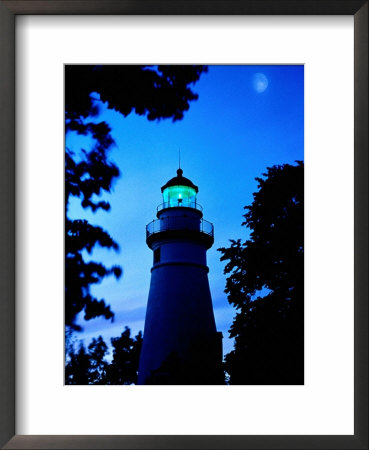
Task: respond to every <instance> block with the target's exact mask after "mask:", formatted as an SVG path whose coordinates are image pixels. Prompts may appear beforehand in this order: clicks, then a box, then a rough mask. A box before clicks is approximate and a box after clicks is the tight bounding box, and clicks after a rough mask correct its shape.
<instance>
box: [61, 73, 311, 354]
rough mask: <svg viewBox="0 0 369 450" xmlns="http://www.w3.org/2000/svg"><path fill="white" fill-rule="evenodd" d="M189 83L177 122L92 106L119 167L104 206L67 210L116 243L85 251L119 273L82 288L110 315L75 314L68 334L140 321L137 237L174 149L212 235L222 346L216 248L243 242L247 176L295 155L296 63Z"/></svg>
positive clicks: (82, 142) (300, 127) (224, 320)
mask: <svg viewBox="0 0 369 450" xmlns="http://www.w3.org/2000/svg"><path fill="white" fill-rule="evenodd" d="M193 90H194V91H195V92H197V93H198V94H199V99H198V100H197V101H195V102H192V103H191V104H190V109H189V111H188V112H187V113H185V115H184V119H183V120H182V121H179V122H175V123H173V122H172V121H171V120H162V121H159V122H149V121H148V120H147V119H146V118H144V117H139V116H136V115H134V114H131V115H129V116H128V117H127V118H124V117H123V116H122V115H120V114H118V113H116V112H114V111H109V110H107V109H106V108H105V107H104V106H103V105H102V106H100V115H99V116H98V118H97V119H96V120H99V121H102V120H104V121H106V122H107V123H108V124H109V125H110V126H111V128H112V136H113V138H114V140H115V143H116V145H115V146H114V148H113V149H112V151H111V158H112V160H114V162H115V163H116V164H117V165H118V167H119V168H120V170H121V176H120V178H119V179H118V180H117V181H116V182H115V183H114V189H113V192H112V193H111V194H110V195H108V196H106V199H108V200H109V202H110V204H111V211H110V212H108V213H107V212H105V211H98V212H96V213H92V212H91V211H90V210H83V209H82V208H80V206H79V201H78V200H74V201H72V202H71V206H70V210H69V216H70V217H71V218H86V219H87V220H88V221H89V222H91V223H92V224H96V225H99V226H102V227H103V228H104V229H106V230H107V231H108V232H109V233H110V235H111V236H112V237H113V238H114V239H115V240H116V241H117V242H118V244H119V246H120V252H119V253H115V252H114V251H108V250H104V249H100V248H97V249H96V250H95V251H94V252H93V254H92V256H89V258H91V259H94V260H96V261H102V262H103V263H105V264H106V265H113V264H118V265H120V266H122V268H123V276H122V277H121V279H120V280H118V281H117V280H115V279H114V278H112V277H109V278H106V279H105V280H104V281H103V282H102V283H101V284H100V285H96V286H93V288H92V292H93V293H94V294H95V295H96V296H98V297H99V298H104V299H105V300H106V303H108V304H110V305H111V308H112V310H113V311H114V312H115V320H114V322H113V323H112V322H110V321H107V320H105V319H102V318H101V319H100V318H97V319H93V320H90V321H88V322H86V321H84V320H83V317H82V314H81V315H80V316H79V317H78V323H79V324H80V325H82V327H83V332H81V333H77V334H76V337H77V338H78V339H84V340H85V343H86V344H88V343H89V342H90V341H91V339H92V338H93V337H97V336H98V335H102V336H103V338H104V340H105V342H106V343H107V344H110V338H111V337H116V336H119V335H120V334H121V332H122V331H123V330H124V327H125V326H129V327H130V328H131V329H132V332H133V334H136V333H137V332H138V331H139V330H143V328H144V319H145V310H146V302H147V297H148V292H149V285H150V268H151V265H152V252H151V250H150V249H149V248H148V247H147V245H146V242H145V226H146V224H147V223H149V222H150V221H151V220H153V219H155V218H156V216H155V212H156V207H157V205H159V204H160V203H162V197H161V191H160V188H161V186H162V185H164V184H165V183H166V182H167V181H168V180H169V179H170V178H172V177H173V176H175V175H176V170H177V168H178V149H179V148H180V149H181V167H182V169H183V175H184V176H185V177H187V178H190V180H191V181H193V183H194V184H196V185H197V186H198V187H199V193H198V196H197V200H198V203H200V204H201V205H202V206H203V209H204V211H203V212H204V219H206V220H208V221H210V222H212V223H213V224H214V230H215V242H214V245H213V247H212V248H211V249H210V250H209V251H208V266H209V269H210V271H209V283H210V289H211V293H212V299H213V305H214V314H215V320H216V324H217V329H218V330H219V331H222V332H223V337H224V339H223V347H224V349H223V351H224V353H228V352H229V351H230V350H232V345H233V344H232V341H231V340H230V339H229V335H228V330H229V328H230V325H231V323H232V319H233V316H234V309H233V307H232V306H230V305H229V304H228V301H227V297H226V294H225V293H224V288H225V282H226V276H225V275H224V273H223V271H224V265H225V263H224V262H221V261H220V256H221V254H220V252H218V251H217V248H219V247H224V246H229V239H237V238H241V239H245V238H246V237H247V236H248V230H247V229H246V228H245V227H242V226H241V223H242V222H243V217H242V215H243V214H244V209H243V207H244V206H245V205H249V204H250V203H251V202H252V193H253V192H255V191H256V188H257V182H256V181H255V177H258V176H260V175H261V174H262V173H263V172H265V169H266V167H268V166H272V165H274V164H284V163H294V161H295V160H303V159H304V69H303V66H301V65H299V66H294V65H289V66H252V65H250V66H209V71H208V73H205V74H203V75H202V76H201V78H200V80H199V82H198V83H196V84H195V85H194V87H193ZM89 144H90V142H89V140H88V139H86V138H85V137H76V136H74V135H69V136H67V139H66V145H67V146H68V147H70V148H73V149H74V150H77V149H78V148H79V147H84V148H87V147H88V145H89Z"/></svg>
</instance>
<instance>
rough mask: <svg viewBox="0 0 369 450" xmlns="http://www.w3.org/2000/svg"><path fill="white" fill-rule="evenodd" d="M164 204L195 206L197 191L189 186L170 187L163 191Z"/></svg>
mask: <svg viewBox="0 0 369 450" xmlns="http://www.w3.org/2000/svg"><path fill="white" fill-rule="evenodd" d="M163 201H164V203H169V205H168V206H169V207H171V206H190V207H191V206H192V207H193V206H194V203H195V202H196V191H195V189H194V188H192V187H189V186H169V187H167V188H166V189H164V191H163Z"/></svg>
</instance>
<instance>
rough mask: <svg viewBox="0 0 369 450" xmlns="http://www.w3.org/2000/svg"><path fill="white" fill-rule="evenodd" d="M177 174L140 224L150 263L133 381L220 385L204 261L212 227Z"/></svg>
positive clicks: (218, 340)
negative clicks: (152, 217) (148, 217)
mask: <svg viewBox="0 0 369 450" xmlns="http://www.w3.org/2000/svg"><path fill="white" fill-rule="evenodd" d="M182 174H183V171H182V169H178V170H177V176H176V177H174V178H172V179H171V180H169V181H168V182H167V183H166V184H165V185H164V186H163V187H162V188H161V191H162V193H163V203H162V204H161V205H159V206H158V208H157V219H156V220H153V221H152V222H150V223H149V224H148V225H147V227H146V242H147V245H148V246H149V247H150V248H151V249H152V250H153V266H152V269H151V284H150V292H149V298H148V303H147V310H146V318H145V328H144V337H143V346H142V350H141V357H140V364H139V374H138V384H223V383H224V376H223V371H222V368H221V361H222V334H221V333H218V332H217V330H216V326H215V320H214V313H213V305H212V300H211V294H210V289H209V281H208V271H209V269H208V267H207V265H206V251H207V250H208V249H209V248H210V247H211V246H212V245H213V242H214V227H213V224H212V223H210V222H207V221H206V220H204V219H203V214H202V207H201V206H200V205H199V204H198V203H197V199H196V195H197V193H198V188H197V186H195V185H194V184H193V183H192V181H190V180H189V179H188V178H185V177H183V176H182Z"/></svg>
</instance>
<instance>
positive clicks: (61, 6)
mask: <svg viewBox="0 0 369 450" xmlns="http://www.w3.org/2000/svg"><path fill="white" fill-rule="evenodd" d="M19 14H89V15H92V14H99V15H100V14H124V15H130V14H147V15H158V14H161V15H169V14H175V15H177V14H189V15H200V14H201V15H230V14H232V15H253V14H260V15H265V14H268V15H306V14H310V15H325V14H329V15H342V14H347V15H353V16H354V42H355V49H354V59H355V76H354V80H355V90H354V101H355V108H354V114H355V131H354V138H355V156H354V165H355V181H354V190H355V199H354V208H355V213H354V221H355V223H354V232H355V238H354V251H355V257H354V265H355V273H354V283H355V288H354V302H355V313H354V320H355V350H354V357H355V363H354V371H355V374H354V382H355V389H354V401H355V405H354V420H355V425H354V435H352V436H351V435H349V436H242V435H239V436H233V435H232V436H205V435H204V436H133V435H125V436H16V435H15V412H16V411H15V399H16V393H15V373H16V372H15V370H16V368H15V326H16V324H15V294H16V283H21V280H16V278H15V262H16V261H15V251H16V241H15V227H16V217H15V197H16V195H15V194H16V191H15V165H16V154H15V140H16V136H15V17H16V15H19ZM0 57H1V58H0V61H1V63H0V231H1V233H0V255H1V256H0V294H1V300H0V445H2V446H3V447H2V448H6V449H15V448H17V449H26V448H27V449H36V448H37V449H51V448H55V449H57V448H61V449H72V448H74V449H96V448H106V449H213V450H216V449H229V450H232V449H368V273H369V272H368V230H369V227H368V1H365V0H41V1H40V0H38V1H36V0H10V1H5V0H0Z"/></svg>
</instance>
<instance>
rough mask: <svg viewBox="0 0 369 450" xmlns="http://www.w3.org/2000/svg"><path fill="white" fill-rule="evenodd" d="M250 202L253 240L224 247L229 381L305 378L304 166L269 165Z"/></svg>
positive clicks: (248, 222) (298, 381) (247, 218)
mask: <svg viewBox="0 0 369 450" xmlns="http://www.w3.org/2000/svg"><path fill="white" fill-rule="evenodd" d="M263 175H264V177H263V178H256V180H257V181H258V183H259V184H258V191H257V192H256V193H254V200H253V203H252V204H251V205H250V206H246V207H245V209H246V210H247V213H246V214H245V215H244V218H245V221H244V222H243V224H242V225H244V226H246V227H248V228H249V229H250V231H251V232H250V238H249V239H247V240H246V241H244V242H241V239H238V240H232V241H231V246H230V247H228V248H221V249H219V250H220V251H221V252H222V253H223V255H222V257H221V259H222V260H224V261H228V262H227V265H226V267H225V273H226V274H229V276H228V278H227V282H226V293H227V294H228V300H229V302H230V304H232V305H233V306H234V307H235V308H236V311H237V312H236V315H235V318H234V321H233V324H232V327H231V329H230V336H231V337H234V338H235V346H234V350H233V351H232V352H230V353H229V354H227V355H226V357H225V369H226V371H227V373H228V374H229V383H230V384H303V383H304V166H303V163H302V162H297V164H296V165H294V166H292V165H289V164H284V165H281V166H273V167H270V168H268V169H267V172H266V173H265V174H263Z"/></svg>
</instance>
